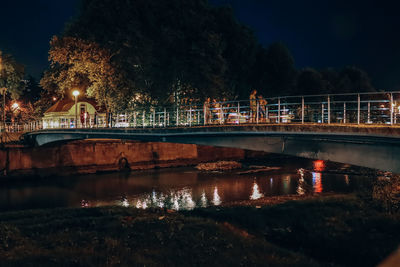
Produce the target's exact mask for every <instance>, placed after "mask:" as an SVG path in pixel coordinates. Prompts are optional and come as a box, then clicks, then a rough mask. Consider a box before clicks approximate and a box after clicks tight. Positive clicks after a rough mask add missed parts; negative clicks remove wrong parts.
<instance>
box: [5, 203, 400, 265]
mask: <svg viewBox="0 0 400 267" xmlns="http://www.w3.org/2000/svg"><path fill="white" fill-rule="evenodd" d="M266 203H268V199H266ZM257 205H259V206H246V207H235V206H227V207H214V208H207V209H196V210H193V211H185V212H173V211H171V210H165V209H150V210H139V209H133V208H122V207H104V208H83V209H55V210H36V211H34V210H31V211H21V212H7V213H2V214H1V217H2V222H1V224H0V260H1V261H2V264H3V265H5V266H7V265H13V266H17V265H26V264H31V265H39V264H40V265H43V266H46V265H57V264H61V265H63V266H68V265H74V266H76V265H78V266H80V265H84V266H103V265H104V266H105V265H107V266H110V265H211V266H221V265H229V266H231V265H233V266H237V265H263V266H265V265H280V266H282V265H286V266H287V265H290V266H293V265H295V266H302V265H305V266H312V265H323V266H326V265H347V266H354V265H356V266H375V265H376V264H378V263H379V262H381V261H382V260H383V259H385V258H386V257H387V256H388V255H389V254H390V253H391V252H392V251H394V250H395V249H396V246H397V245H398V244H399V242H400V233H399V231H398V226H399V223H400V216H399V214H398V213H395V214H388V213H387V212H386V211H385V210H384V209H383V208H382V207H381V206H380V205H379V203H378V202H374V201H372V200H371V199H368V200H367V199H365V198H360V197H358V196H354V195H350V196H331V197H315V196H314V197H312V198H311V199H309V200H302V201H289V202H285V203H281V204H276V203H275V204H273V205H270V204H264V206H262V204H260V201H259V203H258V204H257Z"/></svg>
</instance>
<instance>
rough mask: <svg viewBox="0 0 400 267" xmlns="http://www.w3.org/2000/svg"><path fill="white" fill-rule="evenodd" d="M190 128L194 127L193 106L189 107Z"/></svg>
mask: <svg viewBox="0 0 400 267" xmlns="http://www.w3.org/2000/svg"><path fill="white" fill-rule="evenodd" d="M189 127H192V105H190V106H189Z"/></svg>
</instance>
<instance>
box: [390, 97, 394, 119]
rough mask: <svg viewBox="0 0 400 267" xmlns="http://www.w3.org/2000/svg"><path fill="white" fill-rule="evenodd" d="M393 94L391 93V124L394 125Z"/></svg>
mask: <svg viewBox="0 0 400 267" xmlns="http://www.w3.org/2000/svg"><path fill="white" fill-rule="evenodd" d="M393 106H394V105H393V93H390V124H391V125H393V108H394V107H393Z"/></svg>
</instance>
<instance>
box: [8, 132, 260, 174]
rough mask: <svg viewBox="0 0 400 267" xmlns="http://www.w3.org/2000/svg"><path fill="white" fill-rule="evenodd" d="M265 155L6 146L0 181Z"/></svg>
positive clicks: (112, 146) (133, 146)
mask: <svg viewBox="0 0 400 267" xmlns="http://www.w3.org/2000/svg"><path fill="white" fill-rule="evenodd" d="M266 154H267V153H264V152H254V151H246V150H243V149H234V148H221V147H212V146H200V145H192V144H172V143H158V142H137V141H125V140H84V141H74V142H69V143H64V144H57V145H52V146H43V147H24V146H6V147H5V148H2V149H0V173H1V174H0V177H1V176H3V177H4V176H6V177H21V176H22V177H23V176H25V177H27V176H51V175H72V174H86V173H96V172H106V171H121V170H143V169H153V168H168V167H182V166H189V165H196V164H199V163H202V162H211V161H217V160H243V159H246V158H257V157H261V156H264V155H266Z"/></svg>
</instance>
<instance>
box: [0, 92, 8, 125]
mask: <svg viewBox="0 0 400 267" xmlns="http://www.w3.org/2000/svg"><path fill="white" fill-rule="evenodd" d="M0 91H1V93H2V95H3V127H4V131H6V91H7V88H5V87H4V88H0Z"/></svg>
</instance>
